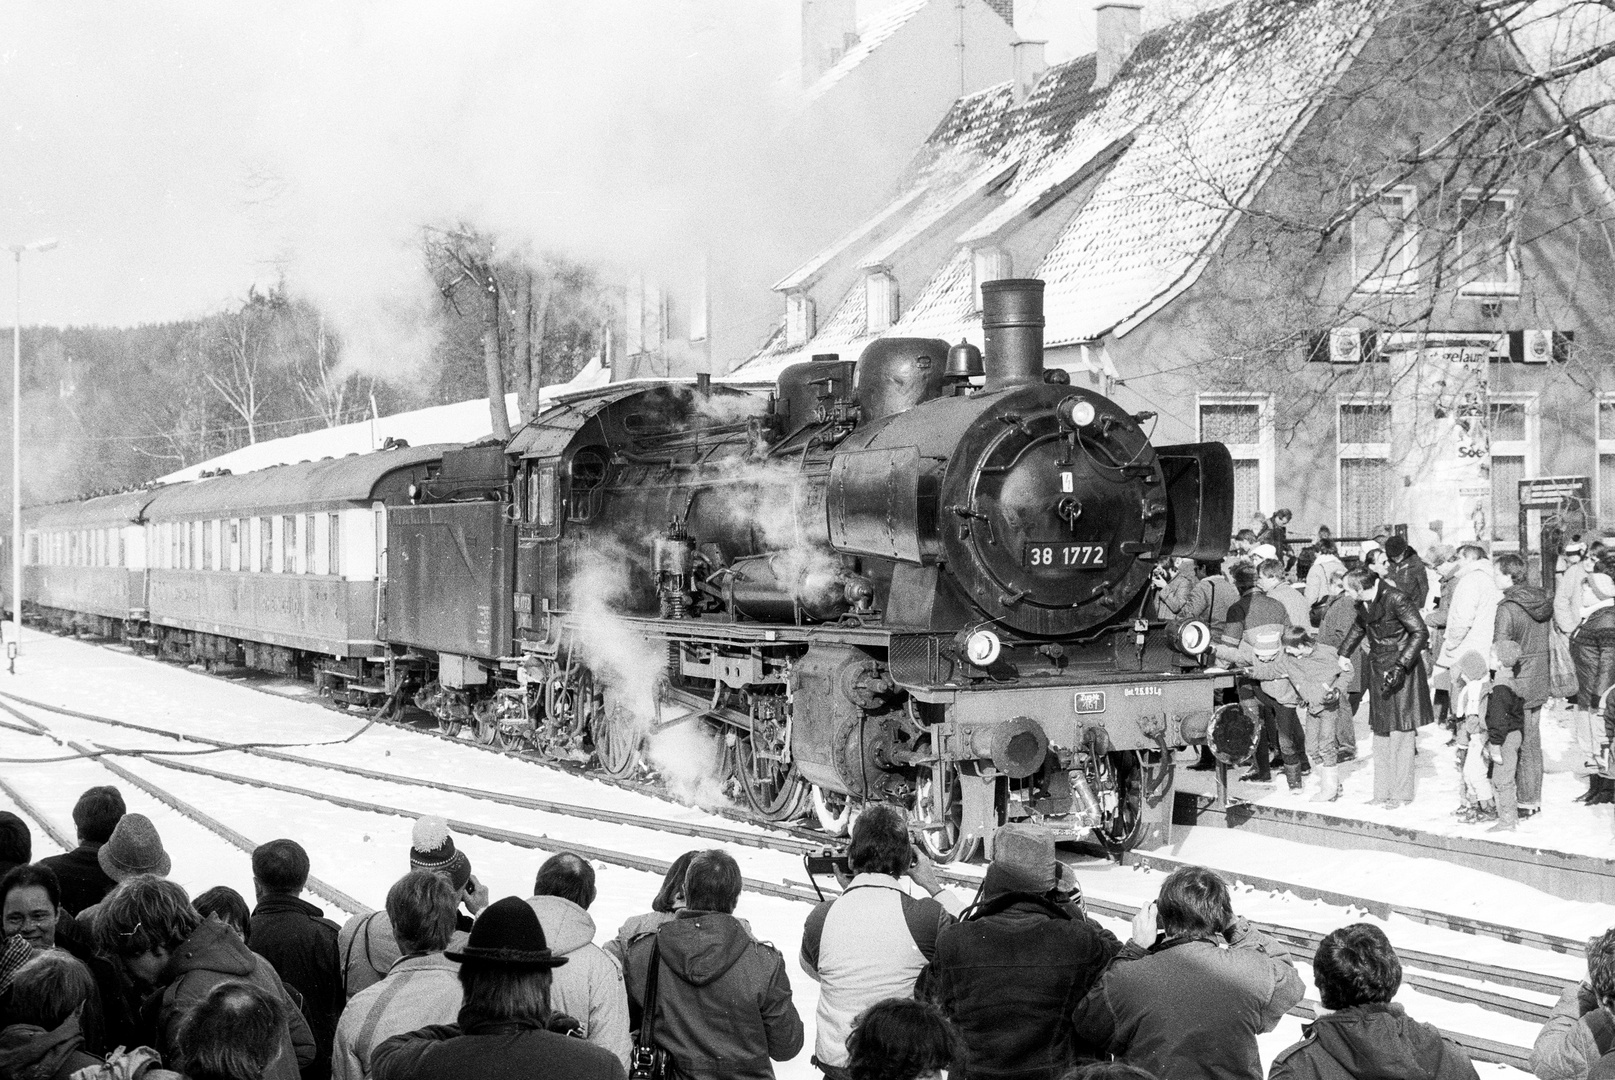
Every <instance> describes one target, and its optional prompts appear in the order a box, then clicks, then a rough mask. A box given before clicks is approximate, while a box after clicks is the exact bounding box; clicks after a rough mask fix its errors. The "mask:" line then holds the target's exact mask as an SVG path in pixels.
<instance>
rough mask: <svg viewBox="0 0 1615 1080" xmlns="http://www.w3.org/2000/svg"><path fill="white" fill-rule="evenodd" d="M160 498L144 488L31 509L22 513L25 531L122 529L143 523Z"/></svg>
mask: <svg viewBox="0 0 1615 1080" xmlns="http://www.w3.org/2000/svg"><path fill="white" fill-rule="evenodd" d="M156 497H157V491H156V490H151V489H146V488H142V489H141V490H139V491H124V492H120V493H119V494H117V495H99V496H97V497H96V498H93V499H84V500H82V501H80V502H67V503H52V504H51V505H49V506H30V507H26V508H24V510H23V512H22V521H23V527H24V528H28V529H106V528H115V529H116V528H122V527H123V526H125V525H134V524H138V523H139V522H141V521H142V520H143V514H144V512H145V509H146V507H147V505H148V504H149V503H150V502H151V501H152V500H153V499H155V498H156Z"/></svg>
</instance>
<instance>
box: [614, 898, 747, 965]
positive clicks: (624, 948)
mask: <svg viewBox="0 0 1615 1080" xmlns="http://www.w3.org/2000/svg"><path fill="white" fill-rule="evenodd" d="M677 917H678V913H677V912H673V911H647V912H645V914H643V915H635V916H634V917H633V918H631V919H629V920H628V921H627V922H625V923H623V924H622V925H621V926H620V927H618V928H617V936H616V937H614V938H612V939H611V940H610V941H608V942H606V943H605V944H604V945H603V946H601V948H602V949H604V950H605V954H606V955H607V956H609V957H611V959H613V960H615V961H616V963H617V966H618V967H619V968H621V967H622V966H623V965H624V964H626V963H627V962H628V946H629V945H631V944H633V941H634V939H635V938H638V937H642V936H644V935H645V934H654V933H656V931H657V930H659V929H661V926H662V924H663V923H665V922H672V921H673V920H674V919H675V918H677ZM742 921H744V920H742Z"/></svg>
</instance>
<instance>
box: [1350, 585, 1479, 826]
mask: <svg viewBox="0 0 1615 1080" xmlns="http://www.w3.org/2000/svg"><path fill="white" fill-rule="evenodd" d="M1487 580H1488V583H1490V579H1489V578H1488V579H1487ZM1492 587H1493V588H1494V589H1495V588H1496V586H1492ZM1346 591H1347V592H1349V593H1351V594H1352V595H1353V596H1354V597H1356V599H1357V619H1356V621H1355V622H1354V623H1353V624H1352V627H1351V629H1350V630H1349V631H1347V632H1346V640H1345V641H1344V642H1343V643H1342V644H1341V647H1340V654H1341V656H1342V657H1349V656H1350V655H1351V654H1352V651H1353V650H1354V649H1356V648H1357V645H1358V644H1359V643H1360V642H1364V641H1366V642H1367V643H1368V665H1367V666H1368V671H1367V672H1366V673H1365V676H1364V678H1365V680H1366V683H1367V687H1368V724H1369V727H1371V728H1372V729H1373V731H1374V799H1373V801H1374V803H1375V804H1376V805H1380V806H1384V807H1385V808H1386V809H1387V810H1395V809H1396V808H1397V807H1399V806H1401V805H1403V804H1404V803H1410V802H1412V801H1413V795H1414V772H1413V752H1414V748H1415V745H1416V742H1417V739H1418V733H1419V728H1421V727H1423V726H1424V725H1426V724H1428V723H1430V721H1431V720H1432V719H1433V717H1432V716H1431V712H1430V686H1429V682H1428V680H1427V679H1426V678H1425V673H1424V646H1425V643H1426V642H1428V641H1429V640H1430V631H1429V630H1428V629H1426V628H1425V625H1424V619H1422V618H1421V617H1420V616H1419V613H1418V611H1417V610H1415V609H1414V606H1413V601H1412V600H1410V599H1409V598H1408V596H1407V594H1406V593H1404V592H1403V591H1402V590H1401V589H1397V588H1393V587H1388V586H1386V585H1385V584H1384V583H1383V582H1381V581H1380V580H1379V578H1378V577H1376V576H1375V575H1374V572H1373V571H1372V570H1363V569H1357V570H1353V571H1352V572H1351V573H1349V574H1347V575H1346ZM1486 636H1487V637H1490V636H1491V632H1490V631H1489V630H1488V631H1487V635H1486Z"/></svg>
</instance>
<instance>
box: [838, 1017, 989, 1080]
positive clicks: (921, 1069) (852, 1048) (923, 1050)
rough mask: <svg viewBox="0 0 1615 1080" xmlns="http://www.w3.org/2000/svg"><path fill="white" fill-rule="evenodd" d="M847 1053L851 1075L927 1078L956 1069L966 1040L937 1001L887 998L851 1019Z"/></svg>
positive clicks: (880, 1079) (860, 1078) (862, 1079)
mask: <svg viewBox="0 0 1615 1080" xmlns="http://www.w3.org/2000/svg"><path fill="white" fill-rule="evenodd" d="M847 1055H848V1058H849V1060H848V1062H847V1073H848V1075H849V1076H851V1077H852V1080H928V1078H931V1077H936V1076H940V1075H942V1074H943V1073H945V1072H946V1071H947V1070H949V1069H952V1068H956V1067H957V1063H958V1062H959V1061H962V1060H963V1059H964V1056H965V1045H964V1041H963V1040H962V1039H960V1038H959V1033H958V1031H956V1030H955V1029H954V1026H953V1025H952V1024H951V1023H949V1022H948V1018H947V1017H946V1016H944V1015H942V1010H940V1009H938V1008H937V1007H936V1006H935V1005H931V1004H929V1003H927V1002H923V1001H915V1000H914V999H913V998H887V999H886V1000H885V1001H877V1002H876V1003H875V1004H873V1005H871V1006H870V1007H869V1008H867V1009H865V1010H864V1011H863V1012H861V1013H859V1014H858V1017H857V1019H855V1020H854V1021H853V1022H852V1034H850V1035H848V1036H847Z"/></svg>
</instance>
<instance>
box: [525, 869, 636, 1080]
mask: <svg viewBox="0 0 1615 1080" xmlns="http://www.w3.org/2000/svg"><path fill="white" fill-rule="evenodd" d="M527 903H528V904H530V905H531V906H532V908H533V911H534V913H535V914H537V915H538V921H539V923H541V924H542V925H543V927H544V937H545V939H546V940H547V941H548V942H549V943H550V951H551V952H553V953H555V955H557V956H564V957H566V961H567V962H566V966H565V967H561V968H557V969H556V970H555V973H554V975H553V976H552V977H551V978H552V982H551V983H550V1009H551V1010H552V1011H554V1012H559V1013H565V1014H566V1015H568V1016H571V1017H574V1018H575V1019H577V1020H578V1021H579V1022H580V1023H581V1024H582V1025H583V1037H584V1038H585V1039H587V1040H588V1041H589V1042H592V1043H594V1044H595V1045H596V1046H599V1047H603V1048H605V1049H607V1050H610V1051H611V1052H612V1053H613V1054H616V1055H617V1058H618V1060H620V1061H621V1062H622V1063H623V1067H624V1068H626V1067H627V1066H628V1052H629V1050H630V1049H632V1047H633V1043H632V1040H630V1039H629V1037H628V991H627V989H626V988H625V987H624V986H623V981H622V969H621V968H619V967H618V966H617V963H616V961H614V960H612V959H611V957H609V956H607V955H606V954H605V952H604V951H603V950H602V949H601V948H600V947H599V946H598V945H596V944H595V943H594V930H595V927H594V919H592V918H591V917H590V916H589V905H590V904H593V903H594V867H592V866H590V865H589V862H588V860H587V859H584V858H581V857H579V856H577V855H574V854H572V853H571V852H569V851H563V852H561V853H560V854H558V855H552V856H550V857H549V858H548V859H547V860H545V862H544V865H543V866H540V867H539V868H538V876H537V877H536V878H535V879H534V881H533V896H532V899H530V900H528V901H527Z"/></svg>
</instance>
